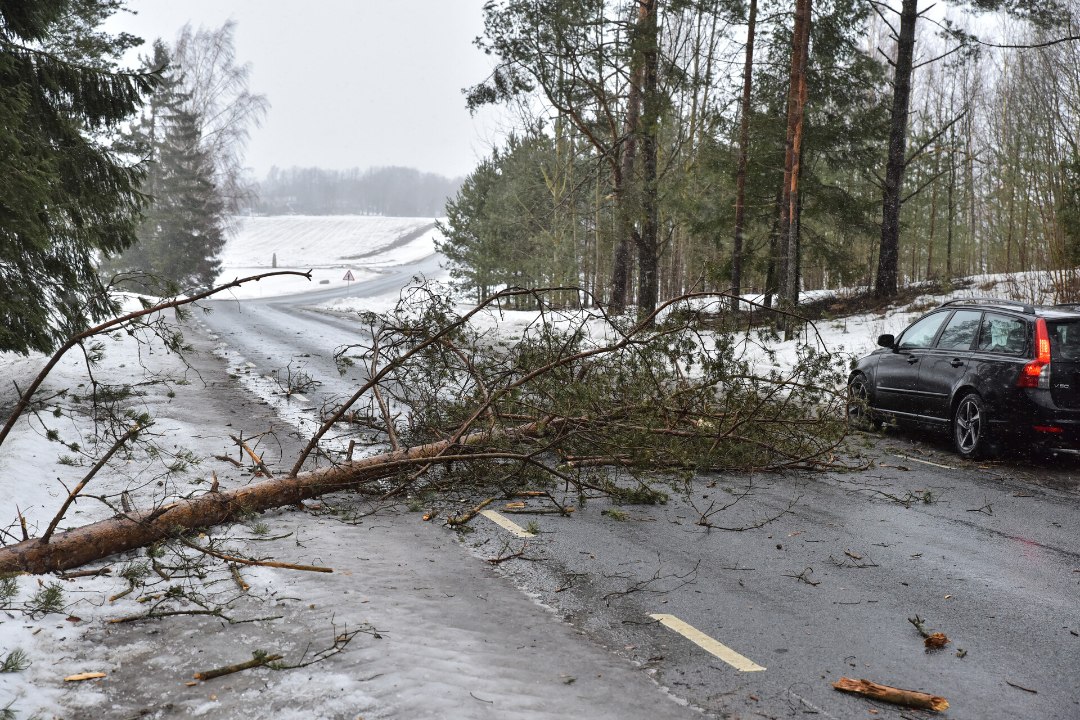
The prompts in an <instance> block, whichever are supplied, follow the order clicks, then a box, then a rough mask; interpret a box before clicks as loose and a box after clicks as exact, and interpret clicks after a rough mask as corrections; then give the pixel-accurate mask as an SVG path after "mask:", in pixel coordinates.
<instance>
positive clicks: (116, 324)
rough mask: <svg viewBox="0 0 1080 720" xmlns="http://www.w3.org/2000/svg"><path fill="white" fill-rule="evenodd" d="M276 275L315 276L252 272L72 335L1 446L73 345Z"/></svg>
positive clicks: (0, 432)
mask: <svg viewBox="0 0 1080 720" xmlns="http://www.w3.org/2000/svg"><path fill="white" fill-rule="evenodd" d="M275 275H300V276H302V277H306V278H307V279H308V280H310V279H311V271H310V270H308V271H307V272H300V271H298V270H274V271H273V272H268V273H261V274H259V275H251V276H249V277H246V278H237V279H235V280H233V281H232V282H229V283H225V284H224V285H218V286H217V287H214V288H210V289H209V290H205V291H203V292H201V293H196V294H195V295H189V296H186V297H182V298H174V299H172V300H168V301H166V302H162V303H158V304H157V305H154V306H152V307H148V308H144V309H142V310H139V311H137V312H133V313H128V314H127V315H121V316H120V317H118V318H113V319H112V320H107V321H105V322H103V323H101V324H100V325H96V326H94V327H92V328H89V329H87V330H83V331H82V332H81V333H78V334H76V335H72V336H71V337H70V338H69V339H68V341H67V342H65V343H64V344H63V345H61V346H60V348H59V349H58V350H57V351H56V352H55V353H53V355H52V357H51V358H49V361H48V362H47V363H45V367H43V368H42V369H41V372H39V373H38V374H37V377H35V378H34V380H33V382H31V383H30V386H29V387H28V388H26V390H25V391H24V392H23V393H22V394H21V395H20V396H19V401H18V402H17V403H15V408H14V409H13V410H12V411H11V414H10V415H8V418H7V422H6V423H5V424H4V427H3V429H0V445H3V444H4V441H5V440H7V437H8V435H9V434H10V433H11V429H12V428H13V427H15V423H16V422H17V421H18V419H19V418H20V417H22V414H23V412H24V411H25V410H26V408H27V407H29V406H30V401H31V400H32V399H33V397H34V394H35V393H37V391H38V389H39V388H40V387H41V384H42V383H43V382H45V378H47V377H48V376H49V374H50V373H51V372H52V371H53V368H54V367H56V364H57V363H58V362H60V358H62V357H64V355H66V354H67V352H68V350H71V349H72V348H73V347H75V346H76V345H78V344H79V343H81V342H82V341H84V340H86V339H87V338H91V337H94V336H95V335H101V334H102V333H107V332H112V331H114V330H118V329H120V328H123V327H125V326H129V325H130V324H131V323H132V322H134V321H135V320H138V319H139V318H142V317H145V316H147V315H153V314H154V313H159V312H162V311H165V310H170V309H175V308H179V307H183V306H184V305H190V304H191V303H193V302H198V301H199V300H204V299H206V298H208V297H210V296H211V295H216V294H217V293H219V292H221V291H223V290H228V289H230V288H235V287H240V286H241V285H243V284H244V283H246V282H258V281H259V280H263V279H265V278H268V277H273V276H275Z"/></svg>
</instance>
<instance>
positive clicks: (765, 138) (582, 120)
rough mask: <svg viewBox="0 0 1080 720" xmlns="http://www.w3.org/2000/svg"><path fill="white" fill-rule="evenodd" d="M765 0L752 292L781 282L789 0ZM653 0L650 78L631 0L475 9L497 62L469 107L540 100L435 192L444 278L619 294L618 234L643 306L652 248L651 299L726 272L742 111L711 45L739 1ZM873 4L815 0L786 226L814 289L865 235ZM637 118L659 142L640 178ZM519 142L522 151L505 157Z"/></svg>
mask: <svg viewBox="0 0 1080 720" xmlns="http://www.w3.org/2000/svg"><path fill="white" fill-rule="evenodd" d="M762 5H763V8H762V10H761V16H762V17H763V18H764V19H763V20H760V21H759V23H758V25H759V28H758V32H759V33H760V34H761V37H762V38H763V39H764V41H765V43H764V45H765V47H764V50H763V51H762V52H761V54H760V55H761V58H762V59H761V60H760V61H759V62H757V63H756V68H755V73H754V83H753V85H754V86H753V93H752V102H751V115H750V118H749V130H750V147H749V153H748V156H749V163H748V178H747V185H746V193H747V199H746V219H745V223H746V227H745V232H744V237H745V248H744V250H743V253H742V255H743V257H744V260H743V262H744V271H743V275H744V277H745V284H746V285H750V286H752V287H754V288H756V289H759V290H760V289H772V288H773V287H775V285H776V283H777V281H778V278H777V277H776V276H775V273H774V266H775V261H776V259H777V258H776V253H777V250H776V249H775V248H773V247H772V245H773V243H774V239H775V235H776V232H777V218H778V215H779V205H780V194H781V187H782V181H783V177H782V169H783V166H784V154H785V132H784V131H785V127H784V125H785V124H784V117H785V115H786V112H787V109H786V104H787V96H788V81H789V78H788V73H787V68H788V66H789V65H790V62H789V61H788V56H789V54H790V41H791V15H790V7H789V4H785V3H775V2H764V3H762ZM657 12H658V13H659V20H658V21H659V24H660V27H661V28H662V30H661V32H660V38H659V55H660V57H659V60H658V63H657V64H658V68H657V73H658V75H659V77H658V78H657V82H656V85H655V89H654V90H651V91H650V90H649V87H648V86H647V85H646V82H645V81H646V79H647V77H648V75H647V74H646V73H640V72H639V71H638V69H637V68H638V67H639V66H641V67H644V60H643V59H642V55H641V54H642V52H644V51H645V50H648V48H649V47H650V42H648V41H649V40H650V38H649V37H648V32H647V30H648V27H647V26H645V27H639V24H641V23H643V18H644V17H646V16H644V15H641V14H638V4H637V3H633V4H631V5H630V6H627V5H626V4H625V3H616V2H605V1H603V0H594V1H591V2H588V3H567V2H551V3H541V4H537V3H530V2H523V1H517V0H514V1H509V0H508V1H504V2H497V3H491V4H489V6H488V7H487V8H486V11H485V21H486V25H485V30H486V33H485V37H484V38H482V39H481V40H479V41H478V44H479V45H480V46H481V47H482V48H483V49H485V50H486V51H488V52H490V53H492V54H494V55H496V56H497V57H498V58H499V59H500V63H499V65H498V66H497V67H496V70H495V71H494V73H493V74H492V75H491V77H490V78H488V80H487V81H485V82H483V83H481V84H479V85H477V86H475V87H473V88H470V89H469V90H468V94H467V103H468V105H469V106H470V107H472V108H476V107H479V106H481V105H484V104H487V103H492V102H503V103H507V102H521V103H528V102H531V100H532V99H534V98H539V99H540V100H541V101H542V102H543V103H545V105H544V109H543V110H540V111H538V113H537V114H538V116H533V117H531V118H529V120H527V122H528V127H527V128H526V129H525V130H523V131H521V133H520V134H519V135H517V136H515V137H513V138H511V139H510V140H508V141H507V144H506V146H505V147H504V148H502V149H500V150H498V151H497V152H495V153H494V154H493V155H492V156H491V158H489V159H488V160H485V161H484V163H482V164H481V166H480V167H479V168H477V170H476V172H475V173H474V174H473V175H472V176H470V178H469V179H468V180H467V181H466V183H465V185H464V186H463V187H462V190H461V193H460V194H459V195H458V196H457V198H456V199H455V200H454V201H452V202H451V203H450V204H449V205H448V207H447V215H448V219H447V222H446V227H445V228H444V231H445V233H446V235H447V238H448V239H447V245H446V247H444V252H445V253H446V254H447V256H448V257H449V259H450V263H451V272H452V273H453V274H454V277H455V279H456V280H457V281H458V282H459V283H460V284H462V285H464V286H468V287H469V288H470V289H471V290H472V291H473V292H474V293H475V294H476V296H477V297H483V296H485V295H486V294H489V293H490V292H493V291H494V290H497V289H498V288H500V287H506V286H509V285H513V284H515V283H523V284H524V285H525V286H527V287H535V286H543V285H576V286H580V287H583V288H585V289H587V290H588V291H590V293H591V294H592V295H593V296H596V297H601V298H608V297H614V296H615V295H617V294H618V292H617V290H613V287H614V284H615V280H614V276H617V275H618V271H617V270H616V271H615V273H614V275H613V273H612V268H613V265H616V264H617V263H618V260H617V257H618V248H619V246H620V244H621V243H623V242H624V241H625V240H626V239H627V238H629V239H630V242H631V243H632V244H633V245H635V246H636V247H637V253H636V255H637V259H638V263H637V265H638V268H637V273H638V278H637V280H636V282H635V281H634V279H631V280H630V282H629V283H628V286H629V287H635V286H637V294H638V296H639V297H638V298H636V300H637V301H638V302H640V304H641V306H642V307H644V308H648V307H649V306H650V304H651V301H652V298H651V297H646V298H645V299H644V300H643V301H642V300H641V298H640V295H641V294H642V292H645V294H647V295H652V294H653V292H654V291H653V290H652V289H650V288H648V287H647V286H645V288H646V289H645V290H643V289H642V288H643V286H642V285H641V278H640V275H641V269H642V268H643V267H646V266H647V265H648V264H649V263H650V261H651V260H652V259H653V258H654V254H655V259H657V260H658V264H657V268H656V273H657V275H658V283H657V284H658V288H659V294H660V298H661V299H663V298H666V297H673V296H675V295H678V294H680V293H683V292H686V291H688V290H690V289H703V290H724V289H726V288H727V287H728V283H729V278H730V267H731V245H730V243H731V237H732V231H731V228H732V226H733V222H734V207H735V166H736V157H737V153H738V147H737V133H738V126H739V123H738V118H737V116H733V115H732V114H731V112H730V108H731V107H732V106H733V105H734V103H732V101H731V98H730V96H725V95H724V92H725V91H730V92H734V90H735V89H736V88H737V87H738V86H739V83H738V81H737V80H735V79H734V76H732V75H729V76H728V77H727V78H725V77H724V76H723V75H722V74H720V71H719V70H717V69H716V67H717V66H719V65H720V64H721V61H722V57H723V56H722V55H721V54H720V52H719V51H718V50H716V48H718V47H719V46H720V45H721V44H722V43H723V42H725V38H723V37H721V36H720V33H721V32H723V31H722V30H717V28H718V27H723V26H724V25H725V24H726V23H730V22H738V21H740V20H741V17H740V13H741V12H745V10H744V9H743V8H741V7H739V6H737V5H733V4H729V3H724V2H716V1H713V2H694V3H687V2H677V1H671V0H669V1H666V2H659V3H657ZM868 13H869V6H868V5H867V4H866V3H864V2H861V0H822V2H815V4H814V18H813V25H812V42H811V43H810V47H811V51H810V52H811V57H810V61H809V81H808V84H809V85H810V86H811V88H812V92H811V94H810V100H809V103H808V105H807V109H806V118H805V137H806V140H805V143H804V146H805V147H804V151H803V161H802V171H801V189H800V218H799V232H800V235H801V237H802V243H801V245H800V255H801V265H802V269H803V275H804V277H806V278H807V282H808V283H810V284H813V285H815V286H820V285H821V284H825V283H828V284H835V283H839V282H844V283H852V282H857V281H859V280H862V279H863V278H864V277H865V272H866V271H865V264H864V263H865V247H866V246H867V244H868V243H869V242H871V241H872V240H874V239H875V236H876V234H877V232H878V230H877V222H878V214H879V212H880V195H879V192H878V191H877V189H876V187H875V182H876V180H875V174H876V172H877V169H878V167H879V166H880V164H881V155H882V151H881V148H882V147H883V145H884V138H885V136H886V132H887V127H886V120H887V116H886V113H885V106H884V96H883V95H882V94H881V93H880V92H879V90H880V88H881V86H882V84H883V83H884V73H883V67H882V64H881V63H880V61H879V60H878V59H876V58H875V57H874V56H872V55H871V54H870V53H869V52H868V51H867V48H866V47H865V45H864V43H863V37H864V33H865V28H866V23H867V17H868ZM646 57H647V56H646ZM726 80H727V81H731V82H730V84H728V85H725V81H726ZM636 85H637V86H640V87H638V88H637V89H635V86H636ZM650 93H653V94H654V95H655V96H652V97H651V100H650V97H649V96H650ZM635 94H636V95H637V96H638V98H637V103H638V106H637V107H636V108H635V106H634V102H635V100H634V96H635ZM643 100H648V101H649V102H642V101H643ZM646 105H647V106H648V107H646ZM635 113H637V118H638V119H636V120H635V119H634V118H635ZM650 133H655V144H656V145H657V150H656V156H657V157H656V160H655V163H656V168H655V177H653V178H652V179H651V180H650V178H649V176H648V169H649V164H648V162H647V156H648V153H647V152H646V150H647V148H648V147H649V143H650V142H651V140H650ZM525 147H530V148H532V150H531V152H532V153H533V158H532V161H531V162H518V163H514V162H511V159H513V158H518V157H520V156H521V155H522V153H523V149H524V148H525ZM493 172H494V173H495V174H496V175H497V178H498V179H497V180H491V179H490V176H491V174H492V173H493ZM538 184H539V186H540V189H541V192H540V193H537V192H536V186H537V185H538ZM536 195H542V196H543V197H544V198H545V200H544V202H537V201H536V199H535V196H536ZM526 197H527V198H528V199H526ZM496 198H503V200H501V201H499V200H497V199H496ZM650 208H653V209H650ZM652 215H655V218H654V219H653V220H652V221H650V219H649V218H650V217H651V216H652ZM650 222H652V223H655V225H657V226H658V227H657V228H656V229H657V237H656V240H655V243H656V244H655V248H647V247H645V246H646V244H647V243H646V237H647V235H648V234H649V228H650ZM484 248H486V250H483V252H481V249H484ZM494 248H498V250H497V251H496V250H494ZM485 253H486V254H485ZM513 270H517V271H518V275H517V277H511V276H510V275H511V271H513ZM649 271H650V272H651V269H650V270H649ZM628 300H631V301H634V300H635V298H633V297H630V298H628ZM614 304H615V305H618V303H614Z"/></svg>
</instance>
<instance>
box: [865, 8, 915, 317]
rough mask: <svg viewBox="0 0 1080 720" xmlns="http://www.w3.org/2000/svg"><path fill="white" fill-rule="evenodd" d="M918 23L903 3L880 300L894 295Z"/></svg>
mask: <svg viewBox="0 0 1080 720" xmlns="http://www.w3.org/2000/svg"><path fill="white" fill-rule="evenodd" d="M918 19H919V10H918V0H904V1H903V5H902V7H901V10H900V34H899V36H898V37H897V46H896V64H895V74H894V76H893V105H892V119H891V123H890V128H889V159H888V163H887V164H886V166H885V185H884V188H883V190H882V211H881V250H880V251H879V253H878V270H877V281H876V282H875V284H874V293H875V294H876V295H877V296H878V297H881V298H886V297H893V296H895V295H896V292H897V289H898V288H897V276H898V264H899V258H900V205H901V203H902V198H901V192H902V190H903V184H904V170H905V169H906V165H907V157H906V155H907V126H908V109H909V107H910V103H911V75H912V73H913V71H914V67H913V57H914V53H915V23H916V21H917V20H918Z"/></svg>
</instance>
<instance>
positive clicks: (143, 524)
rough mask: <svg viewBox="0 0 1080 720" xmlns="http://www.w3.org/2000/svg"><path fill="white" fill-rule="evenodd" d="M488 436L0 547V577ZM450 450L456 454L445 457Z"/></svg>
mask: <svg viewBox="0 0 1080 720" xmlns="http://www.w3.org/2000/svg"><path fill="white" fill-rule="evenodd" d="M537 431H538V428H537V424H536V423H530V424H527V425H522V426H518V427H517V428H514V429H513V430H511V431H497V432H509V433H512V434H518V435H520V436H527V435H531V434H535V433H537ZM493 437H494V434H493V433H491V432H478V433H474V434H472V435H467V436H465V437H463V438H461V439H460V440H459V441H458V442H457V443H456V444H451V443H450V441H448V440H444V441H439V442H435V443H429V444H427V445H418V446H416V447H412V448H409V449H407V450H399V451H397V452H389V453H384V454H382V455H373V456H371V457H367V458H362V459H360V460H355V461H353V462H351V463H345V464H343V465H338V466H336V467H329V468H324V469H322V470H316V471H313V472H308V473H304V474H302V475H299V476H296V477H277V478H274V479H272V480H265V481H263V482H259V483H254V484H252V485H247V486H246V487H242V488H236V489H234V490H228V491H225V492H220V491H219V492H215V493H206V494H204V495H200V496H198V497H195V498H187V499H183V500H178V501H176V502H174V503H172V504H170V505H166V506H164V507H160V508H157V509H155V510H152V511H137V512H133V513H130V514H127V515H119V516H116V517H112V518H109V519H108V520H102V521H100V522H96V523H92V524H90V525H85V526H83V527H80V528H75V529H72V530H68V531H65V532H62V533H57V534H55V535H53V536H52V537H51V538H50V540H49V542H42V541H41V540H40V539H39V538H34V539H31V540H26V541H23V542H20V543H16V544H14V545H8V546H7V547H3V548H0V573H2V572H18V571H25V572H29V573H35V574H44V573H49V572H56V571H60V570H68V569H71V568H76V567H80V566H82V565H85V564H86V563H89V562H92V561H94V560H100V559H101V558H105V557H108V556H110V555H115V554H116V553H120V552H125V551H127V550H134V549H136V548H140V547H145V546H147V545H149V544H151V543H154V542H157V541H160V540H165V539H168V538H172V537H176V536H178V535H181V534H182V533H184V532H186V531H188V530H191V529H193V528H200V527H210V526H213V525H220V524H222V523H226V522H230V521H232V520H235V519H237V518H240V517H243V516H245V515H248V514H251V513H256V512H262V511H264V510H269V509H271V508H276V507H286V506H290V505H296V504H298V503H300V502H301V501H303V500H308V499H311V498H314V497H319V496H320V495H325V494H326V493H330V492H335V491H338V490H347V489H353V488H356V487H359V486H361V485H364V484H366V483H369V482H373V481H376V480H380V479H383V478H386V477H389V476H391V475H393V474H394V473H396V472H397V471H399V470H401V469H402V468H407V467H411V466H415V465H417V464H422V463H431V462H433V459H434V461H436V462H452V461H454V460H462V459H465V458H469V457H472V456H473V455H472V454H471V453H470V448H472V447H477V448H478V446H482V444H483V443H484V442H486V441H488V440H491V439H492V438H493ZM449 450H453V451H454V452H453V454H441V453H446V452H447V451H449Z"/></svg>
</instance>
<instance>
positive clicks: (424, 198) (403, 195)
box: [253, 167, 462, 217]
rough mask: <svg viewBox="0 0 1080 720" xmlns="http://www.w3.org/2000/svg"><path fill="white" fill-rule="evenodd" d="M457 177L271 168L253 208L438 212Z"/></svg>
mask: <svg viewBox="0 0 1080 720" xmlns="http://www.w3.org/2000/svg"><path fill="white" fill-rule="evenodd" d="M461 182H462V179H461V178H447V177H443V176H442V175H435V174H434V173H422V172H420V171H419V170H415V169H413V168H405V167H380V168H370V169H367V170H360V169H359V168H354V169H351V170H323V169H321V168H298V167H292V168H286V169H281V168H278V167H274V168H271V169H270V172H269V173H267V176H266V179H265V180H263V181H262V182H261V183H259V194H258V199H257V200H256V201H255V203H254V207H253V209H254V210H255V212H257V213H261V214H266V215H288V214H296V215H354V214H356V215H385V216H388V217H440V216H442V215H445V214H446V209H445V207H446V201H447V199H448V198H452V197H454V195H456V193H457V191H458V188H459V187H461Z"/></svg>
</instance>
